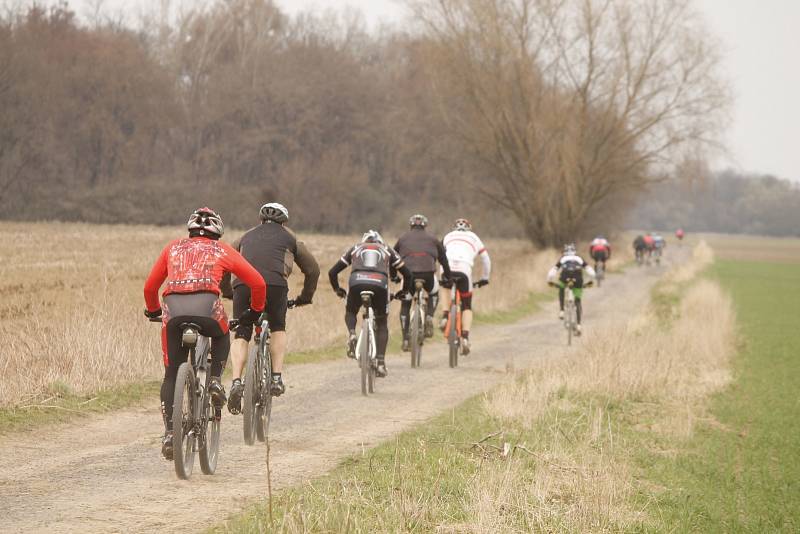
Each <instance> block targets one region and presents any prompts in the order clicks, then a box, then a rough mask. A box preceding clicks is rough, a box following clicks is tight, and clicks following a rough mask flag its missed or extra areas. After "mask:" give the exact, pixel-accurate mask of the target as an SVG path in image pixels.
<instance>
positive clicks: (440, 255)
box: [436, 241, 453, 278]
mask: <svg viewBox="0 0 800 534" xmlns="http://www.w3.org/2000/svg"><path fill="white" fill-rule="evenodd" d="M436 254H437V258H436V259H437V260H439V265H441V266H442V272H443V273H444V277H445V278H452V276H453V275H452V271H451V270H450V260H448V259H447V250H445V248H444V243H442V242H441V241H437V242H436Z"/></svg>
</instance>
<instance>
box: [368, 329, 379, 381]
mask: <svg viewBox="0 0 800 534" xmlns="http://www.w3.org/2000/svg"><path fill="white" fill-rule="evenodd" d="M374 336H375V333H374V332H373V331H372V330H369V340H370V342H369V345H368V347H369V357H368V358H367V361H368V362H369V373H367V391H369V392H370V393H375V366H376V365H377V360H376V359H375V356H376V354H375V349H374V345H375V337H374Z"/></svg>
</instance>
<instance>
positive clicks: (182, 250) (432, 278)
mask: <svg viewBox="0 0 800 534" xmlns="http://www.w3.org/2000/svg"><path fill="white" fill-rule="evenodd" d="M259 218H260V224H258V225H256V226H255V227H253V228H251V229H250V230H248V231H247V232H245V233H244V235H243V236H242V237H241V238H239V239H237V240H236V241H234V242H233V244H232V245H228V244H226V243H224V242H222V241H220V239H221V238H222V236H223V235H224V233H225V227H224V224H223V222H222V218H221V217H220V216H219V215H218V214H217V213H216V212H215V211H214V210H212V209H210V208H207V207H206V208H200V209H197V210H195V211H194V212H193V213H192V214H191V215H190V217H189V221H188V223H187V228H188V232H189V235H188V237H185V238H181V239H176V240H174V241H172V242H170V243H169V244H168V245H167V246H166V247H164V249H163V250H162V251H161V254H160V255H159V257H158V259H157V261H156V263H155V264H154V265H153V268H152V269H151V272H150V274H149V276H148V277H147V280H146V282H145V286H144V297H145V311H144V313H145V315H146V316H147V317H148V318H149V319H151V320H158V319H161V322H162V334H161V341H162V352H163V360H164V380H163V382H162V385H161V413H162V418H163V422H164V437H163V439H162V448H161V450H162V454H163V456H164V457H165V458H166V459H168V460H171V459H172V457H173V453H174V451H173V439H172V436H173V421H172V408H173V399H174V390H175V378H176V375H177V369H178V367H179V366H180V364H181V363H183V362H184V361H186V358H187V354H188V349H186V348H185V347H184V346H183V345H182V343H181V328H180V325H182V324H185V323H189V322H191V323H193V324H196V325H198V326H199V327H200V330H201V331H200V333H201V334H202V335H204V336H207V337H209V338H210V340H211V354H212V365H211V367H210V370H209V371H210V376H211V379H210V385H209V393H210V396H211V402H212V404H213V405H214V408H215V409H221V408H222V407H223V406H224V405H225V404H226V403H227V406H228V410H229V411H230V412H231V413H232V414H239V413H241V411H242V396H243V392H244V385H243V383H242V371H243V369H244V366H245V364H246V363H247V353H248V344H249V342H250V340H251V338H252V336H253V325H254V323H255V322H256V321H258V319H259V317H261V315H262V314H266V318H267V321H268V323H269V326H270V336H271V341H270V350H271V357H272V370H273V372H272V377H271V383H270V393H271V394H272V395H273V396H280V395H282V394H283V393H284V392H285V391H286V385H285V384H284V381H283V376H282V368H283V360H284V358H285V355H286V346H287V339H286V313H287V309H288V306H289V302H290V299H289V297H288V293H289V289H288V278H289V276H290V275H291V273H292V270H293V267H294V265H297V266H298V267H299V268H300V270H301V272H302V273H303V275H304V282H303V288H302V291H301V292H300V294H299V295H298V296H297V297H296V298H294V299H293V300H291V302H292V305H293V306H305V305H308V304H311V303H312V301H313V298H314V294H315V292H316V289H317V281H318V279H319V275H320V269H319V264H318V263H317V260H316V259H315V258H314V256H313V254H312V253H311V252H310V251H309V249H308V248H307V247H306V246H305V244H304V243H303V242H302V241H300V240H298V239H297V236H296V234H295V233H294V232H293V231H292V230H291V229H290V228H289V227H288V226H287V225H286V224H287V222H288V221H289V211H288V209H286V207H285V206H283V205H281V204H279V203H276V202H271V203H267V204H264V205H263V206H261V209H260V210H259ZM409 226H410V229H409V231H408V232H406V233H405V234H404V235H402V236H401V237H400V239H398V241H397V243H396V244H395V246H394V247H390V246H389V245H388V244H387V243H386V242H385V241H384V239H383V237H382V236H381V234H380V233H379V232H377V231H376V230H368V231H367V232H365V233H364V235H363V236H362V238H361V240H360V242H358V243H356V244H354V245H353V246H352V247H350V248H349V249H347V251H345V253H344V254H343V255H342V257H341V258H340V259H339V260H338V261H337V262H336V263H335V264H334V265H333V266H332V267H331V268H330V270H329V271H328V278H329V281H330V284H331V288H332V290H333V291H334V293H335V294H336V295H337V296H338V297H340V298H342V299H344V300H345V301H346V303H345V326H346V328H347V332H348V339H347V356H348V357H350V358H355V344H356V334H355V330H356V320H357V313H358V310H359V308H360V306H361V300H360V298H359V295H360V293H361V292H362V291H365V290H368V291H370V292H372V294H373V297H372V303H373V305H374V310H375V326H376V332H375V336H376V348H377V369H376V376H378V377H385V376H387V374H388V371H387V369H386V360H385V356H386V346H387V344H388V340H389V328H388V312H389V303H390V301H391V300H392V298H394V299H398V300H400V301H402V305H401V311H400V324H401V327H402V332H403V350H409V346H408V345H409V343H408V336H409V332H408V330H409V319H408V316H409V310H410V306H411V302H410V301H411V284H412V283H413V281H414V280H423V281H424V288H425V290H426V291H427V292H428V293H429V295H430V298H429V299H428V307H427V310H426V318H425V336H426V337H431V336H433V330H434V313H435V310H436V307H437V302H438V292H439V287H440V286H442V287H446V288H451V287H453V285H455V286H456V288H457V290H458V292H459V294H460V297H461V303H462V310H463V319H462V336H463V340H464V343H463V344H462V353H463V354H464V355H466V354H468V353H469V341H468V340H469V328H470V325H471V322H472V316H471V307H472V306H471V301H472V298H471V297H472V287H473V283H472V268H473V265H474V262H475V258H477V257H480V258H481V261H482V266H483V270H482V276H481V278H480V280H478V282H476V283H475V284H474V285H475V286H476V287H481V286H485V285H487V284H488V283H489V276H490V274H491V259H490V257H489V253H488V252H487V251H486V247H485V246H484V245H483V242H482V241H481V239H480V238H479V237H478V236H477V234H475V233H474V232H473V231H472V225H471V224H470V222H469V221H468V220H466V219H457V220H456V221H455V224H454V225H453V231H452V232H450V233H449V234H447V235H446V236H445V237H444V239H443V240H441V241H440V240H438V239H437V238H436V237H435V236H434V235H432V234H430V233H429V232H428V231H427V226H428V219H427V218H426V217H425V216H424V215H419V214H417V215H414V216H412V217H411V218H410V220H409ZM348 268H349V269H350V274H349V280H348V285H347V289H345V288H343V287H341V285H340V284H339V279H338V278H339V274H340V273H341V272H342V271H344V270H346V269H348ZM393 281H394V282H398V283H399V282H402V286H401V289H400V290H399V291H397V292H396V293H394V294H392V293H391V292H390V282H393ZM165 282H166V284H165ZM164 284H165V287H164V290H163V292H162V301H161V302H160V301H159V296H158V290H159V288H161V286H162V285H164ZM220 296H222V297H225V298H232V300H233V316H234V319H235V321H234V324H236V327H235V332H234V336H233V337H234V340H233V345H232V346H231V341H230V333H229V321H228V318H227V316H226V313H225V309H224V307H223V305H222V301H221V300H220ZM449 297H450V295H449V293H448V292H445V297H444V298H443V300H444V301H449ZM445 307H446V308H447V307H449V302H445ZM446 321H447V313H446V312H445V315H444V317H443V323H446ZM229 355H230V359H231V367H232V370H231V374H232V381H231V386H230V389H229V390H228V395H226V392H225V388H224V386H223V385H222V382H221V376H222V371H223V370H224V368H225V365H226V362H227V360H228V356H229Z"/></svg>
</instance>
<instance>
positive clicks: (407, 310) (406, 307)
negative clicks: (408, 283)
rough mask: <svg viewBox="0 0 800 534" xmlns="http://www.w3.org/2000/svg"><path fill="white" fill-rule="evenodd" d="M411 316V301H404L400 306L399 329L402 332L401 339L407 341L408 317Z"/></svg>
mask: <svg viewBox="0 0 800 534" xmlns="http://www.w3.org/2000/svg"><path fill="white" fill-rule="evenodd" d="M410 315H411V301H410V300H404V301H403V302H402V303H401V304H400V329H401V330H402V332H403V339H408V325H409V316H410Z"/></svg>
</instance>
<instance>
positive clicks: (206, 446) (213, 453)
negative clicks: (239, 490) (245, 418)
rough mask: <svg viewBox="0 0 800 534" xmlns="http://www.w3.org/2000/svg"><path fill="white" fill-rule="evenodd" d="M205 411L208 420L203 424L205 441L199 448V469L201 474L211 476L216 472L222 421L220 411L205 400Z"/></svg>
mask: <svg viewBox="0 0 800 534" xmlns="http://www.w3.org/2000/svg"><path fill="white" fill-rule="evenodd" d="M205 411H206V413H207V415H208V419H207V420H206V422H205V427H206V428H205V434H206V436H205V440H204V441H203V446H202V447H200V469H202V471H203V474H206V475H213V474H214V472H215V471H216V470H217V460H218V459H219V429H220V422H221V419H222V410H218V409H216V408H213V407H212V406H211V405H210V403H209V402H208V400H206V405H205Z"/></svg>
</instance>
